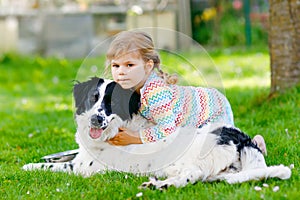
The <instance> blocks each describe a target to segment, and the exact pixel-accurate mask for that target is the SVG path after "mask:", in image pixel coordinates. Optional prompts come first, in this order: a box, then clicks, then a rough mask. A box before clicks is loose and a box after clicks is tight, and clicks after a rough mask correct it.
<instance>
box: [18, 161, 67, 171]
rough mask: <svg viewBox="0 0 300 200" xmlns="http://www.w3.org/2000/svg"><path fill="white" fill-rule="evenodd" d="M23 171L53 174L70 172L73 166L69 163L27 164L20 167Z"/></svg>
mask: <svg viewBox="0 0 300 200" xmlns="http://www.w3.org/2000/svg"><path fill="white" fill-rule="evenodd" d="M22 169H23V170H26V171H32V170H45V171H46V170H49V171H54V172H72V171H73V164H72V163H71V162H64V163H29V164H26V165H24V166H23V167H22Z"/></svg>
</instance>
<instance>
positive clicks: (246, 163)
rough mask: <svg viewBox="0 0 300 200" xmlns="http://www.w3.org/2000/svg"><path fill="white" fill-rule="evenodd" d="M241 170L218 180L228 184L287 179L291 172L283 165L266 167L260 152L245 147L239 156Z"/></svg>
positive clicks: (222, 176)
mask: <svg viewBox="0 0 300 200" xmlns="http://www.w3.org/2000/svg"><path fill="white" fill-rule="evenodd" d="M240 159H241V165H242V169H241V171H240V172H238V173H231V174H224V175H221V176H220V179H223V180H226V181H227V182H228V183H241V182H245V181H250V180H261V179H267V178H275V177H277V178H280V179H288V178H289V177H290V176H291V170H290V168H288V167H285V166H283V165H278V166H270V167H267V165H266V162H265V158H264V156H263V155H262V153H261V152H260V151H258V150H257V149H255V148H253V147H245V148H244V149H242V151H241V154H240Z"/></svg>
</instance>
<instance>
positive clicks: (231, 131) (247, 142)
mask: <svg viewBox="0 0 300 200" xmlns="http://www.w3.org/2000/svg"><path fill="white" fill-rule="evenodd" d="M212 133H213V134H216V135H218V136H219V138H218V142H217V144H218V145H229V143H230V141H232V142H233V143H234V144H235V145H236V146H237V151H238V152H239V153H241V150H242V149H243V148H244V147H253V148H255V149H257V150H258V151H260V152H261V150H260V149H259V148H258V147H257V145H256V144H254V143H253V142H252V140H251V138H250V137H249V136H248V135H246V134H245V133H243V132H242V131H240V130H238V129H236V128H228V127H221V128H218V129H216V130H214V131H212Z"/></svg>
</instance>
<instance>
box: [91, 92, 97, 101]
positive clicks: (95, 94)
mask: <svg viewBox="0 0 300 200" xmlns="http://www.w3.org/2000/svg"><path fill="white" fill-rule="evenodd" d="M98 99H99V93H98V92H97V91H95V92H94V93H93V94H92V95H91V97H90V101H91V102H93V103H96V102H97V101H98Z"/></svg>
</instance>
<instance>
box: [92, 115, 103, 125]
mask: <svg viewBox="0 0 300 200" xmlns="http://www.w3.org/2000/svg"><path fill="white" fill-rule="evenodd" d="M103 120H104V119H103V117H101V116H100V115H92V117H91V124H92V125H94V126H99V124H101V123H102V122H103Z"/></svg>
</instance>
